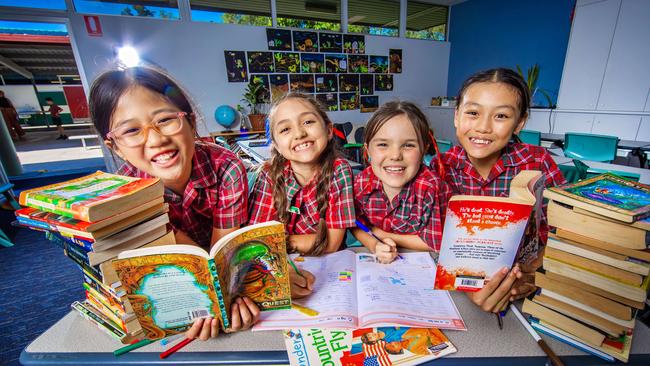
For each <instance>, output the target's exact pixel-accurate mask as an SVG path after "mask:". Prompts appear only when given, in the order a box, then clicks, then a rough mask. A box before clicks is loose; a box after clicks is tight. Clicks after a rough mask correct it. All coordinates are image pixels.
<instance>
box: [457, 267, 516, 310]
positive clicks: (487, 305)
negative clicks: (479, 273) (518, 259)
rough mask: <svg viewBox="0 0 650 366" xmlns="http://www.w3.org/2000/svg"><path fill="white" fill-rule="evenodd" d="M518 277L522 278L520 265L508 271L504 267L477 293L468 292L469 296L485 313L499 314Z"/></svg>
mask: <svg viewBox="0 0 650 366" xmlns="http://www.w3.org/2000/svg"><path fill="white" fill-rule="evenodd" d="M517 275H519V276H520V277H521V270H520V269H519V265H515V266H514V267H513V268H512V270H510V271H508V268H507V267H503V268H502V269H501V270H499V271H497V272H496V273H495V274H494V275H492V278H490V281H489V282H488V283H487V284H486V285H485V287H483V288H482V289H481V290H480V291H477V292H468V293H467V296H468V297H469V299H470V300H472V302H473V303H474V304H476V305H478V306H479V307H480V308H481V309H483V311H489V312H492V313H495V312H498V311H500V310H501V308H502V307H503V301H502V300H504V298H508V295H509V294H510V291H511V290H512V287H513V285H514V283H515V281H516V280H517Z"/></svg>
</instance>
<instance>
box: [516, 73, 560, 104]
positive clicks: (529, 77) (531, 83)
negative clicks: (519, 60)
mask: <svg viewBox="0 0 650 366" xmlns="http://www.w3.org/2000/svg"><path fill="white" fill-rule="evenodd" d="M517 72H518V73H519V75H520V76H521V77H522V78H523V79H524V80H525V81H526V84H527V85H528V91H530V99H531V103H532V102H533V100H534V99H535V94H537V92H540V93H542V95H543V96H544V98H545V99H546V102H547V103H548V108H553V107H554V105H553V99H551V96H550V95H549V94H548V92H546V90H544V89H542V88H538V87H537V79H538V78H539V65H538V64H535V65H533V66H531V67H529V68H528V70H527V73H526V75H524V72H523V71H522V70H521V67H520V66H519V65H517Z"/></svg>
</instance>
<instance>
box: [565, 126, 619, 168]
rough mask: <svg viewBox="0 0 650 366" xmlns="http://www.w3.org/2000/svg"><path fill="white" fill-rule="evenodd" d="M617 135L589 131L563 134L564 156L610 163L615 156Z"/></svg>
mask: <svg viewBox="0 0 650 366" xmlns="http://www.w3.org/2000/svg"><path fill="white" fill-rule="evenodd" d="M617 146H618V137H616V136H607V135H594V134H590V133H577V132H567V133H565V134H564V156H566V157H569V158H573V159H583V160H591V161H600V162H606V163H610V162H612V160H614V159H615V158H616V147H617Z"/></svg>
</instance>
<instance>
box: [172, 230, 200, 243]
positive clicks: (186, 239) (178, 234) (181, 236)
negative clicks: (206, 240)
mask: <svg viewBox="0 0 650 366" xmlns="http://www.w3.org/2000/svg"><path fill="white" fill-rule="evenodd" d="M174 237H175V238H176V243H178V244H190V245H196V246H200V245H199V244H198V243H197V242H195V241H194V240H193V239H192V238H190V236H189V235H187V234H186V233H185V232H184V231H181V230H175V231H174Z"/></svg>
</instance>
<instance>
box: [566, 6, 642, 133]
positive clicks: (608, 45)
mask: <svg viewBox="0 0 650 366" xmlns="http://www.w3.org/2000/svg"><path fill="white" fill-rule="evenodd" d="M649 18H650V2H648V1H646V0H602V1H594V0H578V2H577V4H576V11H575V19H574V23H573V29H572V30H571V38H570V41H569V47H568V50H567V55H566V62H565V65H564V72H563V76H562V83H561V86H560V96H559V99H558V112H557V115H556V117H555V121H554V132H555V133H564V132H571V131H578V132H589V133H596V134H604V135H615V136H618V137H620V138H621V139H626V140H639V141H650V101H649V99H650V68H648V59H650V43H648V39H647V37H648V35H649V34H650V22H648V19H649ZM562 110H565V111H570V113H569V112H565V113H563V112H562Z"/></svg>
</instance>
